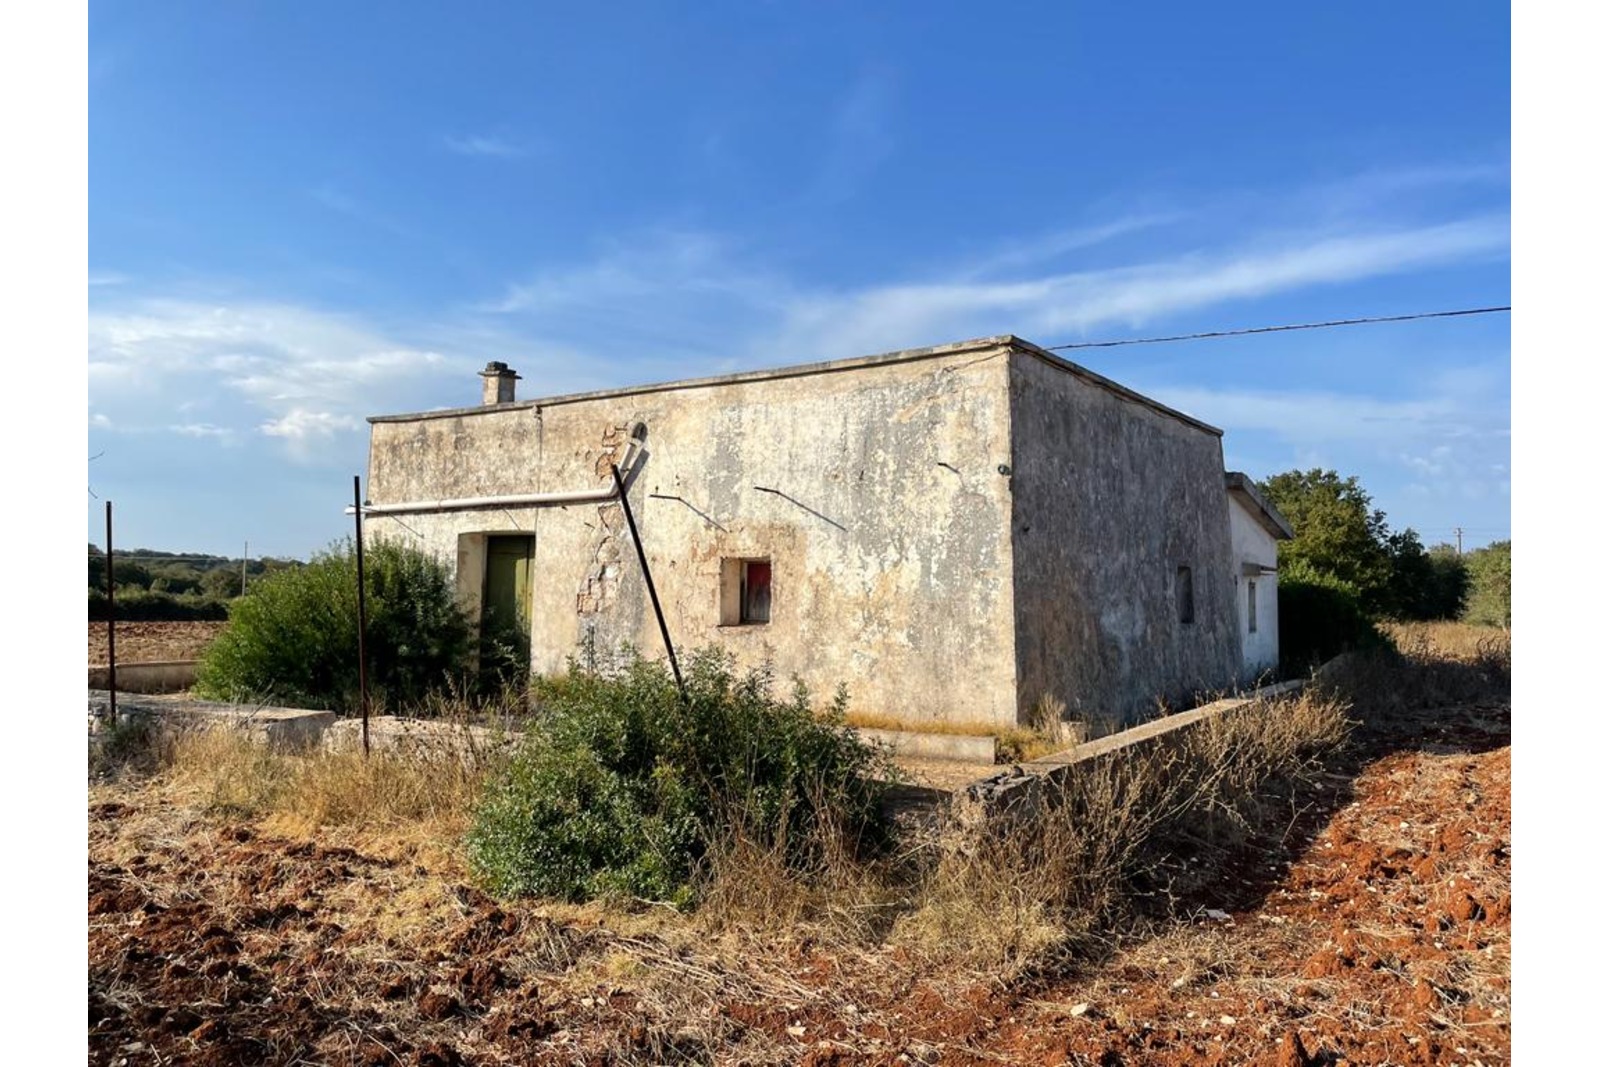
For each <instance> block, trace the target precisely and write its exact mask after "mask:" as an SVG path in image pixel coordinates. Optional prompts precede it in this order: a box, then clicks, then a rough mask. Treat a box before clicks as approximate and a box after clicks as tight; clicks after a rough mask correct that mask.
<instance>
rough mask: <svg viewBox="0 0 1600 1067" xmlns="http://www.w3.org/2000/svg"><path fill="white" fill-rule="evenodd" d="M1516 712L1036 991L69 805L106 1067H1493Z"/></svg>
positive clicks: (1495, 711)
mask: <svg viewBox="0 0 1600 1067" xmlns="http://www.w3.org/2000/svg"><path fill="white" fill-rule="evenodd" d="M1509 743H1510V708H1509V705H1505V704H1495V705H1474V706H1462V707H1453V708H1448V709H1444V710H1442V711H1437V710H1436V711H1432V712H1429V713H1427V715H1426V716H1422V715H1419V716H1417V717H1415V718H1414V719H1410V720H1405V721H1398V722H1389V723H1388V724H1387V725H1386V726H1384V727H1383V728H1381V729H1380V728H1374V727H1370V726H1369V727H1366V728H1364V729H1362V730H1361V731H1359V732H1358V734H1357V736H1356V739H1355V740H1354V742H1353V743H1352V745H1351V746H1350V748H1349V749H1348V750H1347V751H1346V752H1345V753H1344V754H1343V755H1342V756H1341V757H1340V758H1339V759H1338V760H1337V761H1336V762H1335V763H1334V764H1333V765H1332V766H1331V767H1330V769H1329V771H1328V773H1327V774H1326V775H1325V776H1324V777H1323V779H1322V780H1321V781H1320V783H1319V787H1318V788H1317V789H1315V790H1314V791H1313V795H1314V797H1315V798H1316V799H1315V800H1314V801H1313V802H1311V803H1310V804H1308V805H1307V806H1306V807H1305V809H1304V811H1303V812H1301V813H1300V814H1299V815H1298V816H1297V817H1296V819H1295V820H1294V822H1293V823H1292V824H1291V825H1289V826H1287V827H1284V828H1281V830H1280V831H1279V832H1278V835H1277V838H1276V840H1274V841H1271V842H1267V843H1265V844H1263V846H1262V847H1261V848H1259V849H1256V850H1253V851H1252V853H1251V857H1252V858H1250V859H1249V860H1247V861H1244V862H1241V863H1240V865H1239V867H1238V869H1237V870H1236V871H1234V872H1232V874H1233V877H1232V878H1230V879H1229V880H1228V884H1229V885H1230V886H1231V889H1230V890H1229V891H1228V893H1227V894H1226V895H1224V896H1220V897H1218V899H1215V900H1211V901H1207V902H1203V903H1204V904H1205V906H1204V907H1194V908H1193V909H1191V910H1189V911H1187V912H1181V913H1180V915H1179V916H1178V918H1176V919H1173V920H1169V921H1164V922H1162V923H1160V924H1157V925H1155V926H1153V927H1152V928H1151V929H1149V930H1148V931H1146V933H1145V934H1144V935H1143V936H1139V937H1126V938H1123V939H1122V940H1121V941H1120V942H1119V943H1118V944H1117V945H1116V946H1115V947H1114V948H1111V949H1108V950H1107V951H1106V953H1105V954H1104V955H1103V956H1102V957H1101V958H1098V959H1092V960H1084V961H1079V962H1077V963H1076V964H1074V965H1072V966H1071V967H1069V968H1068V969H1066V970H1061V969H1057V970H1054V971H1053V972H1052V973H1051V975H1050V976H1048V977H1033V978H1027V977H1024V978H1013V979H1012V980H1011V981H1009V982H1002V981H1000V980H999V979H998V978H996V977H994V976H986V975H983V974H975V973H958V972H952V971H950V970H948V969H938V968H933V967H930V966H927V965H923V964H919V963H918V962H916V961H915V960H913V959H910V958H909V957H907V956H905V955H904V954H902V953H900V952H899V951H896V950H889V949H877V950H869V949H865V948H863V949H849V950H846V949H838V948H832V949H830V948H825V947H822V946H819V945H817V944H814V943H811V942H809V941H807V940H805V939H803V938H801V937H796V938H795V939H793V940H789V941H782V942H773V941H771V940H767V941H760V942H755V941H752V939H750V938H749V937H748V936H744V937H743V939H742V940H741V939H740V936H739V935H736V934H721V935H716V936H712V935H710V934H708V933H703V932H696V931H695V930H694V929H692V928H691V927H690V926H689V925H688V924H687V923H686V922H685V921H683V920H681V919H679V918H678V917H676V916H674V915H672V914H670V913H665V914H662V913H652V912H648V911H647V913H646V914H644V915H642V916H620V915H618V914H616V913H607V912H605V911H601V910H598V909H595V910H581V909H571V908H566V909H555V908H551V907H549V906H540V905H538V904H535V903H527V902H515V903H507V902H501V901H495V900H491V899H490V898H488V897H486V896H484V895H483V894H482V893H480V892H478V891H477V890H475V889H473V888H471V887H470V886H469V885H468V884H467V883H466V880H465V877H464V874H463V872H462V870H461V869H460V866H459V863H458V861H457V860H455V859H453V858H451V854H450V853H449V852H448V851H441V850H437V849H435V850H429V849H427V848H421V847H419V846H417V845H415V844H410V845H401V844H396V843H395V842H394V841H393V840H390V839H378V838H363V837H360V836H358V835H355V834H352V833H346V832H340V831H336V830H324V831H320V832H318V834H317V836H316V837H315V839H314V840H313V839H308V838H306V837H304V836H302V835H300V834H298V833H297V832H295V831H294V830H293V829H292V828H283V827H276V826H275V825H274V824H267V823H251V822H247V821H240V820H238V819H233V818H229V817H227V816H226V815H225V814H217V813H215V812H210V813H203V812H202V810H201V809H200V807H199V806H198V800H197V798H195V797H192V796H187V795H185V794H184V793H182V792H181V791H179V790H177V789H176V788H175V787H172V786H170V785H167V784H163V782H162V781H160V780H155V781H148V782H144V783H134V784H122V785H107V786H96V787H94V788H92V789H91V792H90V805H89V865H88V891H89V894H88V895H89V1003H88V1010H89V1059H90V1062H91V1063H96V1064H120V1063H126V1064H130V1065H133V1064H158V1063H159V1064H297V1063H329V1064H362V1065H375V1064H410V1065H424V1064H436V1065H443V1064H531V1063H592V1064H600V1063H611V1064H625V1063H639V1064H643V1063H700V1062H712V1063H730V1064H732V1063H803V1064H810V1065H821V1064H855V1063H865V1064H885V1065H887V1064H904V1063H940V1064H945V1065H952V1064H990V1063H1013V1064H1102V1065H1103V1064H1153V1065H1173V1067H1175V1065H1180V1064H1185V1065H1187V1064H1263V1065H1300V1067H1304V1065H1307V1064H1332V1063H1336V1062H1337V1063H1340V1064H1462V1065H1472V1064H1503V1063H1507V1062H1509V1058H1510V1015H1509V1011H1510V1000H1509V998H1510V988H1509V983H1510V977H1509V976H1510V878H1509V875H1510V862H1511V861H1510V851H1511V849H1510V836H1509V835H1510V747H1509Z"/></svg>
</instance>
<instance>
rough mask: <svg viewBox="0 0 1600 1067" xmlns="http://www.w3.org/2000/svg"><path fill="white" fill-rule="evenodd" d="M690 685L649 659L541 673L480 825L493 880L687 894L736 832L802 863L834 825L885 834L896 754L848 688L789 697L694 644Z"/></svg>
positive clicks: (872, 836) (472, 848)
mask: <svg viewBox="0 0 1600 1067" xmlns="http://www.w3.org/2000/svg"><path fill="white" fill-rule="evenodd" d="M685 683H686V689H687V699H682V698H680V696H679V693H678V689H677V686H676V685H675V684H674V682H673V679H672V675H671V674H670V673H669V672H668V671H667V670H666V668H665V667H663V666H662V664H660V663H657V662H649V661H646V660H643V659H641V658H639V657H638V656H637V655H634V656H631V657H630V658H629V659H628V660H626V661H625V662H624V664H623V665H622V667H621V668H620V669H618V670H617V671H615V672H614V673H610V674H604V673H601V672H598V671H594V670H590V669H586V668H584V667H582V666H581V665H579V664H577V663H576V662H573V663H571V664H569V673H568V674H567V675H566V676H564V677H561V678H559V679H552V680H549V681H536V682H535V690H536V695H537V696H538V698H539V699H540V701H541V710H540V715H539V718H538V720H537V723H536V725H535V727H534V729H533V730H532V731H531V732H530V734H529V735H528V737H527V738H525V740H524V741H523V743H522V746H521V748H520V749H519V751H518V753H517V755H516V756H515V758H514V759H513V760H512V762H511V764H510V766H509V767H508V769H507V770H506V771H505V772H504V773H503V774H502V775H501V777H500V778H499V779H498V780H496V781H495V782H493V783H492V784H491V786H490V787H489V788H488V790H487V791H486V793H485V797H484V800H483V802H482V804H481V805H480V806H479V808H478V811H477V813H476V816H475V822H474V826H473V829H472V830H471V832H470V833H469V835H468V857H469V860H470V862H471V864H472V867H473V869H474V872H475V873H476V874H477V876H478V877H479V878H480V879H481V880H482V881H483V882H484V884H485V885H487V886H488V887H489V888H490V889H491V890H493V891H495V892H497V893H500V894H503V895H508V896H509V895H521V894H533V895H540V896H550V897H559V898H562V899H565V900H573V901H581V900H587V899H592V898H605V897H610V898H616V897H636V898H644V899H647V900H653V901H666V902H670V903H673V904H677V905H680V906H684V905H689V904H691V903H693V901H694V898H695V879H696V873H697V869H698V866H699V865H700V863H701V861H702V860H703V859H705V858H706V856H707V855H708V852H709V851H710V850H711V849H712V848H714V847H717V846H718V845H726V844H729V843H731V842H732V841H733V840H734V839H735V838H737V839H738V840H739V841H740V842H741V843H745V844H755V845H757V846H758V847H760V848H762V849H763V850H766V851H768V852H771V851H774V850H775V851H777V852H778V853H779V854H781V856H782V857H783V861H784V863H785V864H786V865H787V866H788V867H789V868H790V869H791V870H795V871H799V870H803V869H806V868H807V867H808V866H809V865H812V864H816V863H818V862H819V861H820V859H821V857H822V853H823V850H824V849H825V848H826V847H827V846H828V845H829V844H830V841H829V839H828V835H829V834H833V833H839V832H842V833H843V834H844V835H846V836H847V839H848V840H850V841H851V842H853V843H854V844H855V845H856V846H858V847H866V846H871V845H875V844H881V843H882V841H883V840H884V835H885V834H886V832H887V828H888V824H887V822H886V821H885V820H884V819H883V816H882V815H881V811H880V805H879V801H880V799H881V795H882V789H883V782H884V781H885V780H887V778H888V774H887V763H886V761H885V760H884V758H883V756H881V755H880V754H879V753H878V751H877V750H875V749H874V748H872V747H871V746H870V745H868V744H867V743H866V742H864V741H862V740H861V739H860V737H858V736H857V735H856V734H855V732H854V731H852V730H850V729H848V728H847V727H845V726H844V694H843V692H842V691H841V692H840V694H839V696H837V697H836V698H835V699H834V701H833V703H832V704H831V705H830V707H829V708H828V709H827V711H826V712H825V713H824V714H822V715H820V716H819V715H818V714H817V713H815V712H814V711H813V710H812V708H811V704H810V699H809V695H808V694H807V693H806V691H805V689H804V687H803V686H799V685H797V686H796V688H795V692H794V693H793V695H792V696H791V697H790V698H789V699H787V700H783V699H779V698H778V697H777V696H775V695H774V693H773V684H772V683H773V679H772V673H771V671H770V669H758V670H753V671H749V672H746V673H744V674H738V673H736V672H735V670H734V666H733V663H732V660H731V658H730V657H729V656H728V655H727V654H726V653H723V652H721V651H719V650H707V651H703V652H699V653H694V654H691V655H690V656H689V657H688V659H687V662H686V672H685ZM833 840H834V841H835V842H836V841H837V838H834V839H833Z"/></svg>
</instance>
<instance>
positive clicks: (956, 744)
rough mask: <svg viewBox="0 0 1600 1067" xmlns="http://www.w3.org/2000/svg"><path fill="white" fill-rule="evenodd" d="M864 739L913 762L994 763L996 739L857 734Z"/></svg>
mask: <svg viewBox="0 0 1600 1067" xmlns="http://www.w3.org/2000/svg"><path fill="white" fill-rule="evenodd" d="M856 733H858V734H860V735H861V737H862V739H863V740H865V741H870V742H871V743H872V744H874V745H877V746H879V747H880V748H886V749H888V750H889V752H890V754H892V755H895V756H907V757H910V758H912V759H934V760H952V761H955V762H958V763H993V762H994V747H995V739H994V737H993V736H992V735H989V736H983V735H973V734H932V733H920V732H917V731H913V730H869V729H860V728H858V729H857V730H856Z"/></svg>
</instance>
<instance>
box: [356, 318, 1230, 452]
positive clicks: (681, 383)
mask: <svg viewBox="0 0 1600 1067" xmlns="http://www.w3.org/2000/svg"><path fill="white" fill-rule="evenodd" d="M987 348H1010V349H1012V350H1014V351H1017V352H1025V353H1027V354H1028V355H1031V356H1034V357H1035V358H1037V359H1040V360H1043V361H1044V362H1045V363H1048V364H1049V365H1050V366H1052V367H1055V368H1056V369H1058V370H1061V371H1064V372H1066V373H1068V374H1072V375H1075V376H1077V377H1079V378H1082V379H1084V380H1085V381H1088V382H1090V383H1092V384H1094V385H1097V386H1099V387H1100V388H1102V389H1105V390H1107V391H1108V392H1111V393H1115V394H1116V395H1117V396H1120V397H1122V398H1123V399H1125V400H1129V401H1132V402H1133V403H1136V404H1141V405H1143V406H1144V407H1147V408H1150V409H1151V410H1152V411H1156V412H1159V413H1160V414H1162V415H1166V416H1169V417H1171V418H1174V419H1177V420H1179V421H1180V422H1184V423H1187V424H1189V425H1190V426H1193V427H1195V428H1196V429H1199V430H1203V431H1205V432H1206V433H1210V434H1215V435H1216V436H1218V437H1221V436H1222V431H1221V430H1220V429H1218V428H1217V427H1215V426H1212V425H1210V424H1208V423H1204V422H1201V421H1200V420H1199V419H1197V418H1194V417H1193V416H1192V415H1186V414H1184V413H1183V412H1181V411H1179V410H1177V409H1176V408H1170V407H1168V406H1167V405H1165V404H1163V403H1161V402H1160V401H1158V400H1153V399H1151V398H1150V397H1147V396H1145V395H1144V394H1142V393H1138V392H1135V391H1134V390H1132V389H1129V388H1128V387H1127V386H1125V385H1121V384H1119V383H1117V382H1114V381H1112V380H1111V379H1110V378H1107V377H1105V376H1104V375H1101V374H1096V373H1095V372H1094V371H1092V370H1089V369H1088V368H1087V367H1083V366H1079V365H1078V364H1076V363H1073V362H1072V361H1071V360H1067V359H1062V358H1061V357H1060V356H1058V355H1056V354H1055V353H1054V352H1051V351H1049V350H1048V349H1045V348H1041V347H1039V346H1038V345H1036V344H1034V343H1033V342H1031V341H1025V340H1023V339H1022V338H1020V337H1017V336H1015V335H1013V334H1000V335H998V336H995V337H978V338H974V339H972V340H970V341H956V342H954V343H951V344H944V345H932V346H929V347H927V348H906V349H902V350H900V351H897V352H883V353H880V354H878V355H874V356H856V357H854V358H851V359H834V360H824V361H822V362H820V363H799V364H795V365H793V366H788V367H773V368H770V369H767V370H753V371H740V372H738V373H736V374H719V375H715V376H713V377H709V378H684V379H681V380H678V381H670V382H654V383H651V384H647V385H628V386H622V387H619V388H616V389H596V390H591V391H589V392H585V393H566V394H563V395H560V396H547V397H538V398H535V399H531V400H515V401H512V402H510V403H506V404H489V405H484V404H476V405H473V406H471V407H460V408H441V409H439V410H436V411H418V412H412V413H409V414H402V415H370V416H368V417H367V421H368V422H369V423H379V422H414V421H417V420H420V419H451V418H462V417H464V416H468V415H486V414H493V413H494V412H498V411H519V410H527V409H533V408H545V407H554V406H555V405H557V404H575V403H578V402H580V401H584V400H607V399H611V398H614V397H624V396H637V395H639V394H641V393H661V392H667V391H670V390H678V389H704V388H707V387H709V386H714V385H734V384H740V383H745V382H764V381H774V380H776V379H780V378H799V377H804V376H806V375H811V374H834V373H837V372H840V371H849V370H857V369H860V368H863V367H877V366H883V365H885V364H891V363H912V362H916V361H918V360H924V359H937V358H939V357H941V356H953V355H959V354H961V353H963V352H976V351H981V350H983V349H987Z"/></svg>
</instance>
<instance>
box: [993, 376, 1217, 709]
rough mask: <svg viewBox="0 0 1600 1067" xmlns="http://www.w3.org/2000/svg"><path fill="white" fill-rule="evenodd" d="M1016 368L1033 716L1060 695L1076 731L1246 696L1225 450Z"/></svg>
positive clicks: (1108, 395)
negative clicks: (1210, 695) (1215, 695)
mask: <svg viewBox="0 0 1600 1067" xmlns="http://www.w3.org/2000/svg"><path fill="white" fill-rule="evenodd" d="M1010 366H1011V381H1012V419H1011V421H1012V437H1013V441H1014V445H1013V453H1014V456H1015V459H1014V461H1013V466H1014V467H1015V470H1016V475H1015V478H1014V479H1013V485H1012V497H1013V502H1014V506H1013V514H1012V524H1013V528H1014V545H1013V554H1014V560H1015V564H1014V565H1015V571H1016V591H1015V605H1016V612H1017V623H1016V630H1017V638H1016V640H1017V676H1018V690H1019V695H1018V702H1019V706H1020V707H1022V708H1023V709H1024V710H1025V712H1026V711H1028V710H1030V709H1032V708H1034V707H1036V706H1037V705H1038V704H1039V702H1040V701H1041V700H1042V699H1043V698H1045V697H1046V696H1047V695H1050V696H1054V697H1055V698H1057V699H1058V700H1060V701H1061V702H1062V703H1063V704H1064V705H1065V707H1066V711H1067V714H1068V716H1069V717H1073V718H1079V717H1090V718H1092V717H1096V716H1109V717H1114V718H1120V719H1132V718H1138V717H1141V716H1143V715H1145V714H1148V713H1149V712H1151V711H1152V710H1153V709H1154V707H1155V703H1156V701H1157V700H1158V699H1165V700H1167V701H1169V702H1186V701H1187V700H1189V699H1190V698H1192V697H1193V696H1195V695H1198V693H1199V692H1201V691H1204V690H1207V689H1211V688H1217V687H1222V686H1225V685H1227V684H1229V683H1231V682H1232V681H1233V680H1234V678H1235V677H1236V675H1237V673H1238V670H1239V630H1238V618H1237V614H1236V612H1235V610H1234V589H1233V583H1232V581H1231V566H1232V553H1231V549H1230V540H1229V524H1228V508H1227V502H1226V493H1225V490H1224V487H1223V468H1222V442H1221V438H1220V437H1219V436H1217V435H1216V434H1215V433H1213V432H1210V431H1208V430H1206V429H1203V428H1201V427H1199V426H1196V425H1194V424H1193V423H1190V422H1186V421H1184V420H1182V419H1180V418H1178V417H1176V416H1175V415H1172V414H1167V413H1164V412H1162V411H1159V410H1156V409H1155V408H1154V407H1152V406H1150V405H1148V404H1145V403H1140V402H1139V401H1138V400H1137V399H1133V398H1131V397H1130V396H1127V395H1119V393H1118V392H1116V391H1115V390H1114V389H1108V388H1106V387H1105V386H1103V385H1100V384H1096V383H1095V382H1093V381H1091V380H1089V379H1088V378H1087V377H1085V376H1080V375H1078V374H1074V373H1072V372H1070V371H1068V370H1066V369H1064V366H1065V365H1064V364H1063V363H1061V362H1060V361H1057V360H1054V359H1053V358H1052V357H1049V356H1047V355H1044V354H1042V353H1037V352H1035V351H1030V350H1026V349H1022V350H1019V351H1017V352H1016V353H1015V354H1014V355H1013V356H1012V357H1011V360H1010ZM1180 566H1182V567H1188V568H1189V569H1190V574H1191V576H1192V583H1193V590H1194V598H1193V599H1194V621H1193V622H1192V623H1185V622H1181V621H1180V618H1179V607H1178V599H1179V598H1178V589H1177V585H1178V580H1179V579H1178V568H1179V567H1180Z"/></svg>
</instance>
